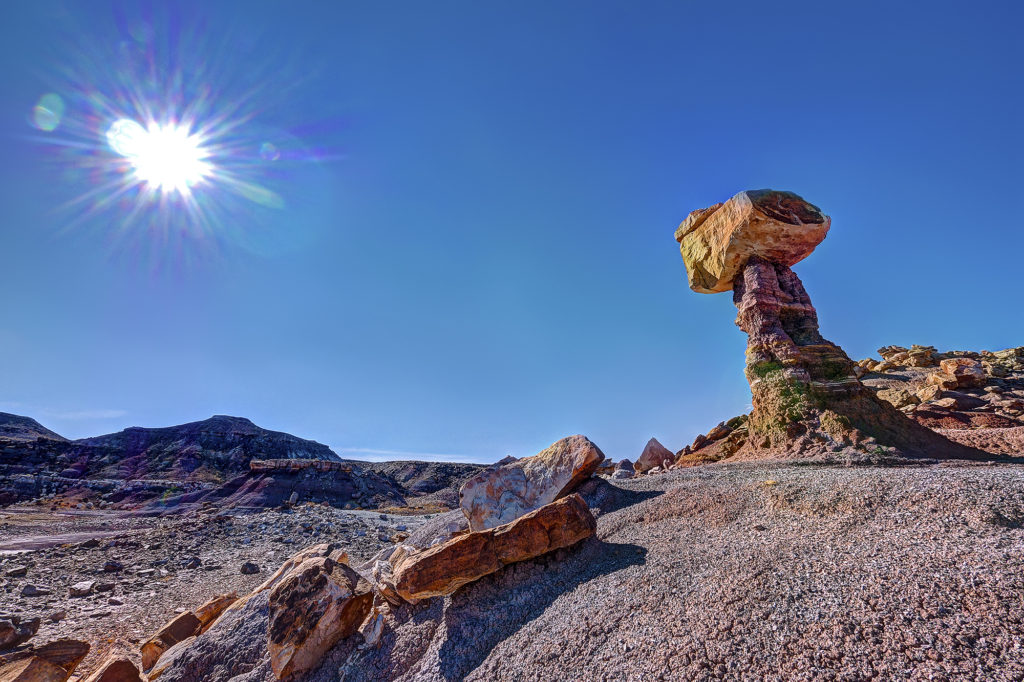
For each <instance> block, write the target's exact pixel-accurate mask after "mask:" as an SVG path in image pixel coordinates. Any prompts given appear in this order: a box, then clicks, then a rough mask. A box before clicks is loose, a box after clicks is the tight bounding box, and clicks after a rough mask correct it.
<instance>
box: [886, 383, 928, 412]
mask: <svg viewBox="0 0 1024 682" xmlns="http://www.w3.org/2000/svg"><path fill="white" fill-rule="evenodd" d="M877 395H878V397H879V398H881V399H882V400H884V401H885V402H887V403H889V404H890V405H892V406H893V407H895V408H897V409H901V408H904V407H908V406H910V405H916V404H918V403H919V402H921V399H920V398H918V397H917V396H916V395H914V394H913V393H911V392H910V391H908V390H907V389H905V388H899V387H897V388H887V389H884V390H881V391H879V392H878V394H877Z"/></svg>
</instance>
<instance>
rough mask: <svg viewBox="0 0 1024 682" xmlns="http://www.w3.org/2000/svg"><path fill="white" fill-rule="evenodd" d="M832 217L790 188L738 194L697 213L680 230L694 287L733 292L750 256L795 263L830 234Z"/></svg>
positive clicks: (708, 291) (709, 291)
mask: <svg viewBox="0 0 1024 682" xmlns="http://www.w3.org/2000/svg"><path fill="white" fill-rule="evenodd" d="M830 225H831V219H830V218H829V217H828V216H826V215H823V214H822V213H821V211H820V210H819V209H818V207H817V206H814V205H813V204H809V203H807V202H806V201H804V200H803V199H801V198H800V197H799V196H797V195H796V194H793V193H792V192H779V191H775V190H770V189H759V190H749V191H746V192H740V193H739V194H737V195H736V196H734V197H733V198H732V199H729V200H728V201H726V202H725V203H721V204H715V205H714V206H709V207H708V208H702V209H698V210H696V211H693V212H692V213H690V215H688V216H687V217H686V220H684V221H683V222H682V224H681V225H680V226H679V227H678V228H676V233H675V237H676V241H677V242H679V250H680V252H681V253H682V255H683V262H684V263H685V264H686V272H687V274H688V275H689V279H690V288H691V289H693V290H694V291H696V292H698V293H701V294H713V293H718V292H722V291H729V290H730V289H732V287H733V282H734V281H735V279H736V276H737V275H738V274H739V272H740V269H741V268H742V267H743V265H744V264H745V263H746V262H747V259H749V258H750V257H751V256H760V257H762V258H765V259H766V260H769V261H771V262H773V263H779V264H781V265H787V266H789V265H795V264H796V263H799V262H800V261H802V260H803V259H804V258H807V256H809V255H810V254H811V252H812V251H814V247H816V246H817V245H818V244H820V243H821V241H822V240H823V239H824V238H825V235H826V234H828V228H829V226H830Z"/></svg>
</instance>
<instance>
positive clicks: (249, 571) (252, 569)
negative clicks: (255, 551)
mask: <svg viewBox="0 0 1024 682" xmlns="http://www.w3.org/2000/svg"><path fill="white" fill-rule="evenodd" d="M238 572H239V573H241V574H242V575H256V574H257V573H259V572H260V567H259V566H257V565H256V564H254V563H253V562H251V561H246V562H245V563H243V564H242V565H241V566H239V568H238Z"/></svg>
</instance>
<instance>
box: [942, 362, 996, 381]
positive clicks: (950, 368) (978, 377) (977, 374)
mask: <svg viewBox="0 0 1024 682" xmlns="http://www.w3.org/2000/svg"><path fill="white" fill-rule="evenodd" d="M939 367H940V368H941V369H942V372H943V373H944V374H946V375H949V376H952V377H954V378H955V379H956V382H957V385H956V386H950V387H949V388H958V387H959V388H979V387H981V386H984V385H985V381H986V379H985V368H984V367H983V366H982V364H981V363H980V362H978V361H977V360H974V359H973V358H963V357H957V358H948V359H946V360H943V361H942V362H940V363H939Z"/></svg>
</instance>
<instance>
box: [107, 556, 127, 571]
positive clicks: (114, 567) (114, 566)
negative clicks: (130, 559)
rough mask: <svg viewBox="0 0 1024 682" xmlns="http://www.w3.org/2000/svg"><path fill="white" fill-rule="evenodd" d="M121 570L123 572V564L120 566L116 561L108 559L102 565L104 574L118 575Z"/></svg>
mask: <svg viewBox="0 0 1024 682" xmlns="http://www.w3.org/2000/svg"><path fill="white" fill-rule="evenodd" d="M123 570H124V564H122V563H121V562H120V561H116V560H114V559H108V560H107V561H106V562H105V563H104V564H103V572H104V573H120V572H121V571H123Z"/></svg>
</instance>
